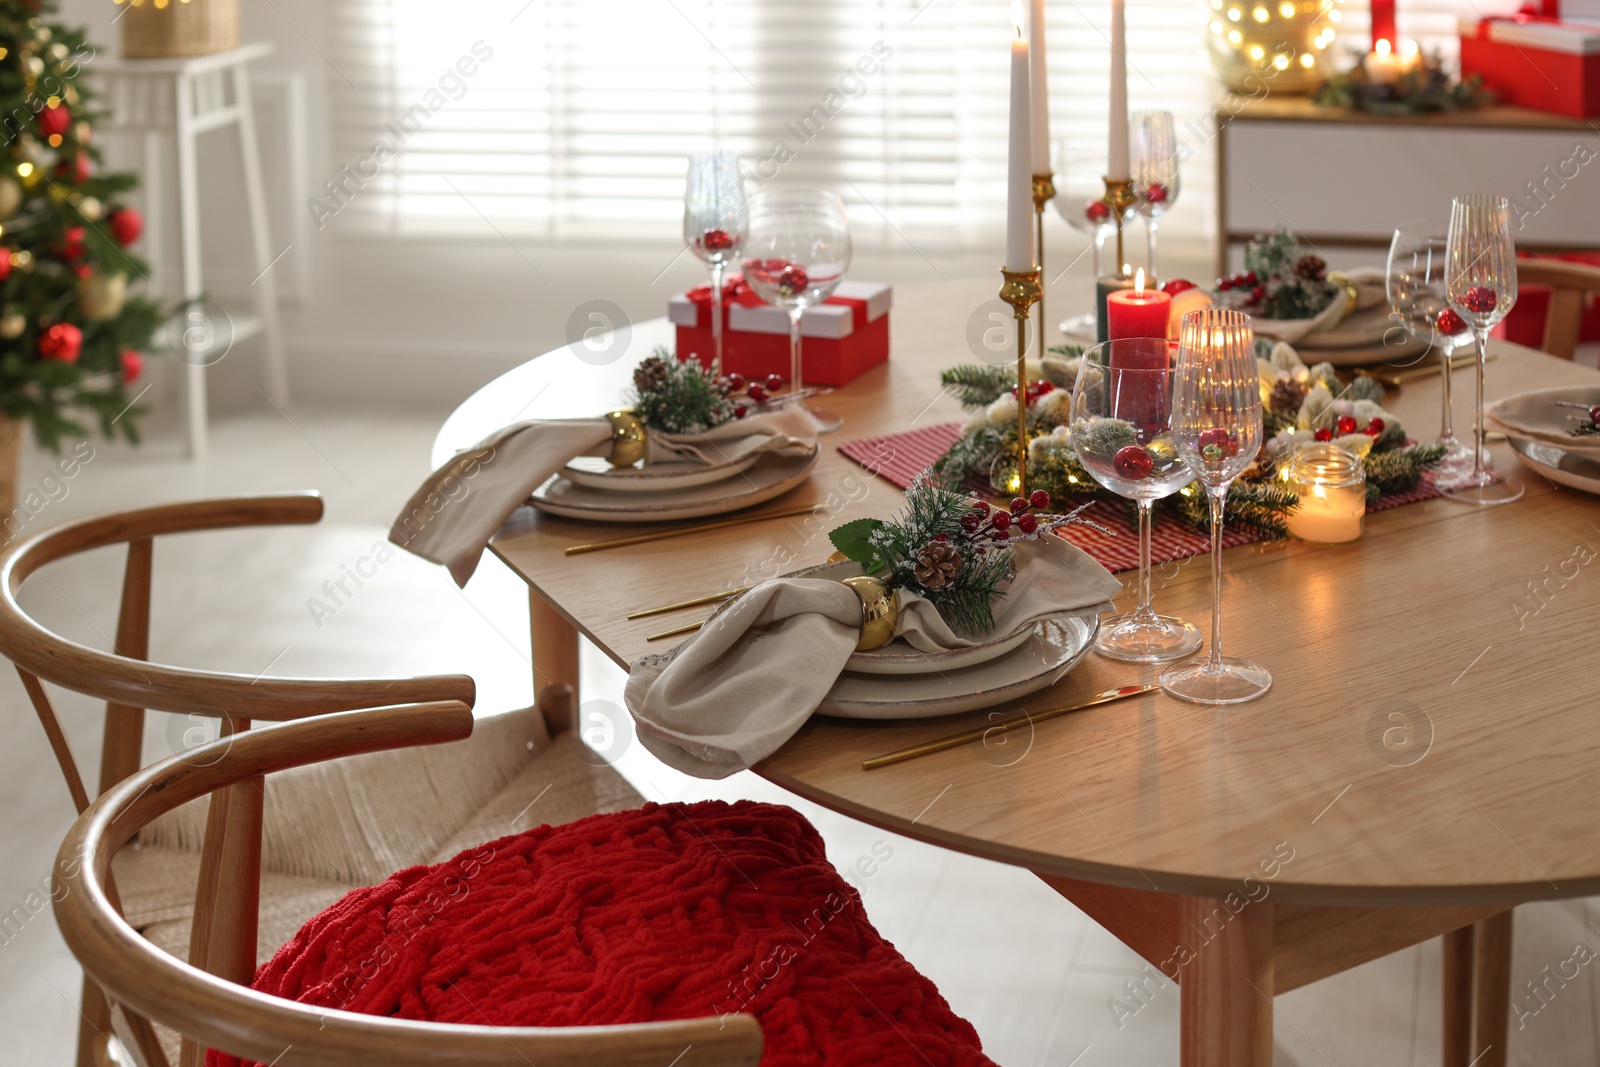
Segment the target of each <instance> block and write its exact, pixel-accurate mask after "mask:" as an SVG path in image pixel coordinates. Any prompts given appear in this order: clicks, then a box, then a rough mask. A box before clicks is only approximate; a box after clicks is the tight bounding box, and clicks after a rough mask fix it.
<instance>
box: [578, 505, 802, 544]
mask: <svg viewBox="0 0 1600 1067" xmlns="http://www.w3.org/2000/svg"><path fill="white" fill-rule="evenodd" d="M826 506H827V505H825V504H808V505H806V506H805V507H803V508H790V509H789V510H788V511H768V512H764V513H762V514H760V515H745V516H743V517H741V518H737V519H723V520H721V521H720V522H703V523H701V524H700V525H699V526H684V527H681V528H679V529H676V530H657V531H655V532H654V533H647V534H634V535H633V536H631V537H616V538H612V539H611V540H610V541H594V542H591V543H589V544H587V545H568V546H567V548H566V554H567V555H569V556H577V555H581V554H582V553H584V552H599V551H602V550H604V549H607V548H622V547H623V546H624V545H642V544H645V543H647V542H650V541H665V540H666V539H667V538H669V537H682V536H683V535H684V534H696V533H704V532H705V531H707V530H721V529H724V528H726V527H729V526H742V525H744V524H745V523H747V522H760V521H762V520H763V519H787V518H792V517H794V516H796V515H810V514H811V513H812V512H815V511H822V510H823V509H824V508H825V507H826Z"/></svg>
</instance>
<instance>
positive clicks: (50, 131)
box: [37, 104, 72, 137]
mask: <svg viewBox="0 0 1600 1067" xmlns="http://www.w3.org/2000/svg"><path fill="white" fill-rule="evenodd" d="M37 121H38V123H39V132H40V133H42V134H44V135H45V136H46V137H54V136H55V135H56V134H58V133H66V132H67V127H68V126H71V125H72V112H70V111H68V110H67V109H66V107H65V106H64V105H62V104H57V105H56V106H55V107H46V108H45V109H44V110H43V111H41V112H39V118H38V120H37Z"/></svg>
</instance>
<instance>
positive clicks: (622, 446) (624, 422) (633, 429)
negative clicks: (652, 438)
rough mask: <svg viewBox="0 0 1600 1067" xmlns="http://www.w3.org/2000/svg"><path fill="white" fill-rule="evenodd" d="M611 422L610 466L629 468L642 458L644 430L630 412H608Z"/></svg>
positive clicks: (644, 439)
mask: <svg viewBox="0 0 1600 1067" xmlns="http://www.w3.org/2000/svg"><path fill="white" fill-rule="evenodd" d="M606 418H607V419H608V420H610V422H611V465H612V466H613V467H631V466H633V465H634V464H635V463H637V462H639V461H640V460H641V459H643V458H644V455H645V441H646V438H645V429H644V423H642V422H640V421H639V416H637V415H635V414H634V413H633V412H631V411H627V410H622V411H608V412H606Z"/></svg>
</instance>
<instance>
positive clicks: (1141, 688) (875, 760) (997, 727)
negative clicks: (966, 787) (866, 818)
mask: <svg viewBox="0 0 1600 1067" xmlns="http://www.w3.org/2000/svg"><path fill="white" fill-rule="evenodd" d="M1160 688H1161V686H1160V685H1158V684H1157V683H1154V682H1151V683H1149V684H1146V685H1120V686H1118V687H1117V688H1115V689H1107V690H1106V691H1105V692H1103V693H1097V694H1095V695H1094V696H1092V697H1090V698H1089V699H1087V700H1083V701H1079V702H1078V703H1076V704H1068V705H1067V706H1066V707H1064V708H1049V709H1046V710H1045V711H1034V712H1025V713H1023V714H1021V715H1017V716H1014V717H1012V718H1009V719H1005V720H1002V721H1001V722H997V723H993V724H991V725H989V726H975V727H973V728H972V729H970V730H963V731H961V732H960V733H958V734H950V735H948V736H946V737H940V738H936V739H934V740H932V741H924V742H922V743H921V744H920V745H912V746H911V747H909V748H902V749H899V750H897V751H895V752H889V753H886V754H885V755H882V756H873V757H872V758H871V759H864V760H862V761H861V769H862V770H864V771H873V770H877V769H878V768H879V767H887V766H889V765H890V764H892V763H903V762H905V761H906V760H908V759H916V758H917V757H918V756H926V755H927V754H928V753H930V752H943V751H944V750H945V749H947V748H957V747H959V746H961V745H965V744H967V743H968V742H971V741H978V740H981V739H983V738H985V737H988V736H989V735H990V734H996V733H998V734H1003V733H1005V732H1006V731H1007V730H1014V729H1016V728H1017V727H1018V726H1022V725H1024V724H1031V723H1040V722H1044V721H1045V720H1047V719H1054V718H1055V717H1057V716H1058V715H1066V714H1068V713H1070V712H1074V711H1082V710H1083V709H1084V708H1092V707H1097V706H1098V705H1100V704H1110V703H1112V702H1113V701H1116V700H1123V699H1125V698H1127V697H1136V696H1138V695H1139V694H1140V693H1148V692H1150V691H1151V690H1154V689H1160Z"/></svg>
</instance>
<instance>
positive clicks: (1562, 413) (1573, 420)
mask: <svg viewBox="0 0 1600 1067" xmlns="http://www.w3.org/2000/svg"><path fill="white" fill-rule="evenodd" d="M1562 401H1566V402H1570V403H1576V404H1584V405H1588V406H1594V405H1597V404H1600V387H1596V386H1592V385H1591V386H1564V387H1560V388H1556V389H1535V390H1533V391H1531V392H1527V393H1517V394H1515V395H1513V396H1508V397H1503V398H1501V399H1499V400H1496V401H1495V402H1494V403H1492V404H1490V405H1488V406H1487V407H1486V408H1484V412H1483V413H1484V415H1486V416H1487V417H1488V419H1489V421H1490V422H1491V423H1493V424H1494V425H1495V426H1496V427H1497V428H1498V429H1500V430H1501V431H1503V432H1504V433H1505V435H1506V436H1507V437H1515V438H1521V439H1522V440H1524V441H1537V442H1539V443H1541V444H1545V445H1549V446H1551V447H1552V448H1554V449H1556V450H1557V451H1560V452H1563V453H1577V454H1578V455H1580V456H1582V457H1584V458H1585V459H1591V460H1600V437H1574V436H1573V435H1572V434H1571V433H1570V432H1569V431H1570V430H1572V429H1573V428H1574V427H1576V426H1578V425H1579V420H1580V419H1581V418H1582V417H1583V410H1582V409H1581V408H1573V407H1565V406H1564V405H1563V404H1562V403H1561V402H1562Z"/></svg>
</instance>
